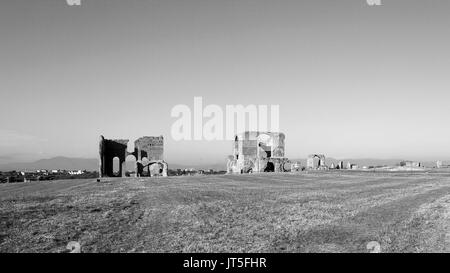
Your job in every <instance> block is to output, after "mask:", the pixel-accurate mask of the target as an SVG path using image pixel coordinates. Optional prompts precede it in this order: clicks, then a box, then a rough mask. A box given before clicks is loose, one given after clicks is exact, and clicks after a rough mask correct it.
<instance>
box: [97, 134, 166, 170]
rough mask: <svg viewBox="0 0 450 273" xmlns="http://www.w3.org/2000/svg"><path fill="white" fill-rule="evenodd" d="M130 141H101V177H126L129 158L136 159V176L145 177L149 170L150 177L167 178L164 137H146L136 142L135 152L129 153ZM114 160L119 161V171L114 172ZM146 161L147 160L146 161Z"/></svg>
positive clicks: (102, 139)
mask: <svg viewBox="0 0 450 273" xmlns="http://www.w3.org/2000/svg"><path fill="white" fill-rule="evenodd" d="M128 142H129V140H128V139H105V138H104V137H103V136H100V141H99V156H100V159H99V174H100V177H124V176H125V169H126V167H125V161H126V158H127V156H130V155H132V156H134V158H135V159H136V166H135V176H138V177H140V176H143V175H144V169H147V173H148V176H167V169H168V165H167V163H166V162H165V161H164V138H163V136H158V137H151V136H145V137H141V138H139V139H137V140H136V141H135V142H134V151H133V152H128V151H127V146H128ZM114 158H118V159H119V171H118V172H114V168H113V161H114ZM144 159H145V160H144Z"/></svg>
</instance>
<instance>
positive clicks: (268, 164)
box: [264, 162, 275, 173]
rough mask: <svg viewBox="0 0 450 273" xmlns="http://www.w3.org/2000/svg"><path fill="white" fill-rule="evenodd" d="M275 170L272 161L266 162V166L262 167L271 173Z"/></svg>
mask: <svg viewBox="0 0 450 273" xmlns="http://www.w3.org/2000/svg"><path fill="white" fill-rule="evenodd" d="M274 171H275V165H274V164H273V163H272V162H267V165H266V168H265V169H264V172H266V173H271V172H274Z"/></svg>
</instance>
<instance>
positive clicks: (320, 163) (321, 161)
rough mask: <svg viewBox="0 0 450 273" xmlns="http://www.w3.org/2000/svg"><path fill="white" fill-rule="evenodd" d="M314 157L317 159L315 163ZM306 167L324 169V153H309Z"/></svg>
mask: <svg viewBox="0 0 450 273" xmlns="http://www.w3.org/2000/svg"><path fill="white" fill-rule="evenodd" d="M315 159H318V163H317V164H314V160H315ZM306 168H307V169H309V170H320V169H326V168H327V166H326V165H325V155H320V154H312V155H309V156H308V159H307V160H306Z"/></svg>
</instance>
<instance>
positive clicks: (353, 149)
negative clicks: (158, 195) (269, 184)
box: [0, 0, 450, 164]
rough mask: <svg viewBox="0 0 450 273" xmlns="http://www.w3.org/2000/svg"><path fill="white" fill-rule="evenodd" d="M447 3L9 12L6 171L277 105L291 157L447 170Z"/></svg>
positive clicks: (37, 4) (133, 4) (0, 86)
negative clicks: (187, 113)
mask: <svg viewBox="0 0 450 273" xmlns="http://www.w3.org/2000/svg"><path fill="white" fill-rule="evenodd" d="M449 8H450V2H449V1H447V0H442V1H440V0H434V1H425V0H420V1H418V0H382V6H369V5H367V3H366V1H365V0H343V1H335V0H329V1H325V0H314V1H312V0H311V1H298V0H292V1H287V0H276V1H275V0H179V1H173V0H152V1H141V0H129V1H120V0H81V6H69V5H67V3H66V1H65V0H35V1H26V0H15V1H1V2H0V163H5V162H16V161H32V160H36V159H40V158H49V157H53V156H68V157H86V158H91V157H97V155H98V138H99V135H104V136H105V137H106V138H127V139H130V140H132V141H134V140H135V139H137V138H138V137H140V136H145V135H150V136H152V135H155V136H159V135H163V136H164V137H165V158H166V160H167V161H168V162H169V163H170V162H174V163H178V164H180V163H184V164H202V163H205V162H222V161H223V162H225V160H226V157H227V155H229V154H231V152H232V148H231V147H232V144H231V143H230V141H205V140H197V141H175V140H174V139H173V138H172V137H171V126H172V124H173V123H174V122H175V121H176V118H174V117H172V116H171V109H172V108H173V107H174V106H176V105H179V104H185V105H188V106H189V107H193V101H194V97H196V96H197V97H202V98H203V104H204V105H208V104H217V105H219V106H221V107H224V108H225V105H236V104H243V105H250V104H255V105H279V107H280V130H281V131H282V132H283V133H285V135H286V156H287V157H289V158H304V157H306V156H307V155H308V154H311V153H320V154H325V155H327V156H331V157H334V158H403V159H409V160H437V159H441V160H448V159H450V126H448V125H449V121H450V107H449V106H448V103H449V102H450V92H449V91H450V77H449V71H450V51H449V48H450V35H449V27H450V17H449V16H448V11H449V10H450V9H449Z"/></svg>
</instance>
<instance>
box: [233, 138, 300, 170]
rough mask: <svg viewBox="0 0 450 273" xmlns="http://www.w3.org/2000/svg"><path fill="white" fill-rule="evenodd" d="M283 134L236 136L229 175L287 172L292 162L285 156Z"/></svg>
mask: <svg viewBox="0 0 450 273" xmlns="http://www.w3.org/2000/svg"><path fill="white" fill-rule="evenodd" d="M284 140H285V135H284V134H283V133H272V132H253V131H252V132H244V133H242V134H238V135H236V136H235V139H234V142H233V155H231V156H229V158H228V164H227V173H250V172H256V173H258V172H285V171H290V170H291V162H290V161H289V160H288V159H287V158H286V157H285V156H284V149H285V145H284Z"/></svg>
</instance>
